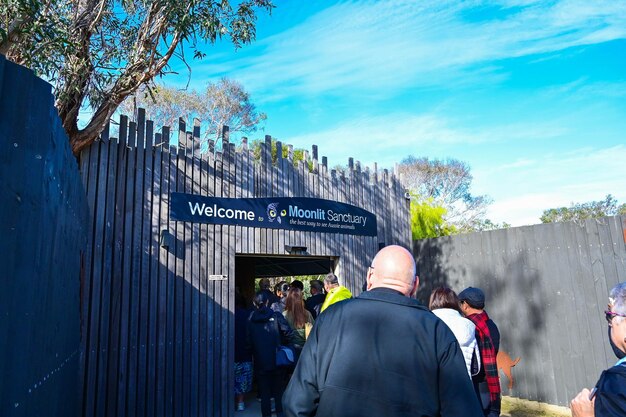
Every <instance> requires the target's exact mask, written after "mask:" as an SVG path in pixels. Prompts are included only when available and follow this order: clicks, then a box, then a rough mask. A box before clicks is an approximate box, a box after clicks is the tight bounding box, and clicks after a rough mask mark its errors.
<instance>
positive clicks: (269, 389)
mask: <svg viewBox="0 0 626 417" xmlns="http://www.w3.org/2000/svg"><path fill="white" fill-rule="evenodd" d="M269 302H270V299H269V297H268V296H267V294H266V293H264V292H262V291H259V292H257V293H256V295H255V297H254V307H255V310H254V311H253V312H252V314H251V315H250V319H249V320H248V327H247V330H248V332H247V339H248V344H249V346H250V347H251V349H252V356H253V358H254V368H255V370H256V373H257V377H258V384H259V392H260V395H261V413H262V415H263V417H269V416H271V414H272V411H271V404H270V397H273V398H274V401H275V406H276V415H277V416H278V417H282V416H283V406H282V401H281V400H282V396H283V391H284V388H285V387H284V386H283V381H284V372H285V370H284V369H283V368H282V367H279V366H276V350H277V349H278V346H279V345H281V344H288V342H289V341H290V340H292V339H293V337H294V334H293V333H294V331H293V330H292V329H291V327H289V324H288V323H287V320H285V318H284V317H283V315H282V314H281V313H278V312H275V311H273V310H272V309H270V307H269Z"/></svg>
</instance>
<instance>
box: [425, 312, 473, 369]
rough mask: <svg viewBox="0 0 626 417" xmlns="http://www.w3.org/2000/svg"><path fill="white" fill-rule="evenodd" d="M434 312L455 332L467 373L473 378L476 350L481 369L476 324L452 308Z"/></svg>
mask: <svg viewBox="0 0 626 417" xmlns="http://www.w3.org/2000/svg"><path fill="white" fill-rule="evenodd" d="M433 313H434V314H435V315H436V316H437V317H439V318H440V319H441V320H442V321H443V322H444V323H446V324H447V325H448V327H449V328H450V330H452V333H454V336H455V337H456V340H457V341H458V342H459V345H461V350H462V351H463V357H464V358H465V366H466V367H467V373H468V375H469V376H470V378H471V377H472V371H471V366H472V354H473V353H474V352H475V353H476V360H477V363H478V370H480V350H479V349H478V342H477V341H476V325H474V323H472V322H471V321H470V320H468V319H466V318H465V317H463V316H462V315H461V313H459V312H458V311H456V310H453V309H451V308H438V309H436V310H433ZM476 373H478V371H476ZM474 375H476V374H474Z"/></svg>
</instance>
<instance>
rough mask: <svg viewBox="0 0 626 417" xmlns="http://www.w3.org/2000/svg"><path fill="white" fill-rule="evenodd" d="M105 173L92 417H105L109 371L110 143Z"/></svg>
mask: <svg viewBox="0 0 626 417" xmlns="http://www.w3.org/2000/svg"><path fill="white" fill-rule="evenodd" d="M109 155H110V158H109V159H108V163H109V165H108V170H107V177H106V190H107V191H106V199H105V200H104V205H105V212H104V224H103V241H102V245H103V246H102V255H101V256H102V263H101V268H102V269H101V280H102V281H101V291H100V302H99V308H100V312H99V330H98V331H99V343H98V346H97V349H98V365H97V371H96V372H97V374H98V375H97V382H96V384H97V385H96V386H97V392H98V394H96V406H95V413H94V415H95V416H102V415H105V413H106V410H107V404H108V398H107V369H108V358H109V356H108V349H110V348H111V346H110V345H109V338H110V336H111V334H110V332H111V327H110V324H111V323H110V316H109V313H110V306H111V299H110V296H111V275H112V257H113V247H114V229H113V226H114V217H115V211H114V210H113V207H114V198H115V176H116V169H115V164H116V161H117V146H116V145H115V144H114V143H113V142H109Z"/></svg>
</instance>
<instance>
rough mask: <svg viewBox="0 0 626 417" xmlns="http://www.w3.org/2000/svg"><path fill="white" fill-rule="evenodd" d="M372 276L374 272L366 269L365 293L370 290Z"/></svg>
mask: <svg viewBox="0 0 626 417" xmlns="http://www.w3.org/2000/svg"><path fill="white" fill-rule="evenodd" d="M372 275H374V271H372V269H371V268H368V269H367V277H366V279H365V280H366V281H367V291H369V290H370V289H371V288H372V285H373V283H372Z"/></svg>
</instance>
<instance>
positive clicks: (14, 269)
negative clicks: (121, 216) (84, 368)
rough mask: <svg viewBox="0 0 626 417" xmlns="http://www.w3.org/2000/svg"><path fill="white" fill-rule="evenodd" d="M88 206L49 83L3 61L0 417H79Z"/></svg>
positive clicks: (0, 105)
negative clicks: (82, 280)
mask: <svg viewBox="0 0 626 417" xmlns="http://www.w3.org/2000/svg"><path fill="white" fill-rule="evenodd" d="M87 225H88V218H87V203H86V198H85V191H84V188H83V185H82V182H81V179H80V175H79V174H78V165H77V163H76V159H75V158H74V157H73V156H72V154H71V151H70V148H69V143H68V140H67V136H66V135H65V132H64V130H63V127H62V126H61V123H60V120H59V117H58V115H57V112H56V109H55V108H54V106H53V97H52V95H51V87H50V85H49V84H47V83H45V82H44V81H42V80H40V79H39V78H37V77H35V76H34V74H33V73H32V72H31V71H29V70H27V69H25V68H22V67H19V66H17V65H15V64H13V63H10V62H8V61H6V60H5V58H4V57H3V56H2V55H0V259H1V262H0V264H1V265H2V273H1V274H0V277H1V278H0V415H1V416H3V417H4V416H70V417H71V416H77V415H78V413H79V410H80V406H79V404H80V396H79V390H78V387H79V385H78V382H79V379H78V370H79V366H78V364H79V342H80V333H79V332H80V322H79V320H80V316H79V314H78V312H79V310H80V307H79V301H80V299H79V288H80V266H81V259H82V258H81V254H82V251H83V250H84V248H85V244H86V239H87V237H86V235H87Z"/></svg>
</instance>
